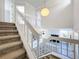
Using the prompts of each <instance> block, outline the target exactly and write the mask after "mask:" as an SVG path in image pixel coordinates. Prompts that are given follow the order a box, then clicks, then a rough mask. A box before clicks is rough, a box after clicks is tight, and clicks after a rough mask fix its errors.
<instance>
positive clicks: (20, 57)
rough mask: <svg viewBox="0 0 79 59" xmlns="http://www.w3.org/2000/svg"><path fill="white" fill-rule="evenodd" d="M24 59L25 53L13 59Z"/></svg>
mask: <svg viewBox="0 0 79 59" xmlns="http://www.w3.org/2000/svg"><path fill="white" fill-rule="evenodd" d="M25 58H26V53H24V54H22V55H20V56H18V57H16V58H15V59H25Z"/></svg>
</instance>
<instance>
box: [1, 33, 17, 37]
mask: <svg viewBox="0 0 79 59" xmlns="http://www.w3.org/2000/svg"><path fill="white" fill-rule="evenodd" d="M7 35H18V32H6V33H4V32H2V33H0V36H7Z"/></svg>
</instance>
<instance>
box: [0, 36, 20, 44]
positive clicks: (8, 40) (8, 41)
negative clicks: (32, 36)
mask: <svg viewBox="0 0 79 59" xmlns="http://www.w3.org/2000/svg"><path fill="white" fill-rule="evenodd" d="M19 40H20V38H19V37H18V38H12V39H6V40H0V45H2V44H6V43H10V42H16V41H19Z"/></svg>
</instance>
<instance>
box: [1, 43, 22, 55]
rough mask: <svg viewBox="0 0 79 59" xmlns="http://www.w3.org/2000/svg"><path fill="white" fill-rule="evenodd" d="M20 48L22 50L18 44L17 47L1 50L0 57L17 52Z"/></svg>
mask: <svg viewBox="0 0 79 59" xmlns="http://www.w3.org/2000/svg"><path fill="white" fill-rule="evenodd" d="M20 48H22V44H19V45H16V46H13V47H10V48H6V49H3V50H1V51H0V56H2V55H4V54H7V53H10V52H12V51H16V50H18V49H20Z"/></svg>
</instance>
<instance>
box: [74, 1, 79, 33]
mask: <svg viewBox="0 0 79 59" xmlns="http://www.w3.org/2000/svg"><path fill="white" fill-rule="evenodd" d="M73 5H74V30H75V31H76V32H79V0H73Z"/></svg>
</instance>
